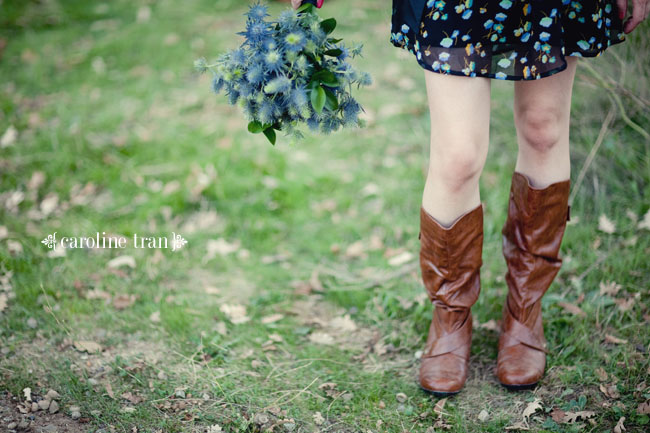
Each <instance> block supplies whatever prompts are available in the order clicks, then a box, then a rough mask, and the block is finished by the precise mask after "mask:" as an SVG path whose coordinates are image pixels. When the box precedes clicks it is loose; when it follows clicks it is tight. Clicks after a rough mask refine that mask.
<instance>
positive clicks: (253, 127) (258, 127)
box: [248, 120, 264, 134]
mask: <svg viewBox="0 0 650 433" xmlns="http://www.w3.org/2000/svg"><path fill="white" fill-rule="evenodd" d="M263 130H264V127H263V126H262V124H261V123H260V122H258V121H257V120H253V121H252V122H249V123H248V132H252V133H253V134H259V133H260V132H262V131H263Z"/></svg>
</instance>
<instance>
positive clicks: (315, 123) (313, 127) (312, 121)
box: [307, 113, 320, 132]
mask: <svg viewBox="0 0 650 433" xmlns="http://www.w3.org/2000/svg"><path fill="white" fill-rule="evenodd" d="M319 126H320V121H319V120H318V118H317V117H316V114H315V113H314V115H313V116H311V117H310V118H309V119H307V127H308V128H309V130H310V131H314V132H316V131H318V128H319Z"/></svg>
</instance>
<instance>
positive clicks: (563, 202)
mask: <svg viewBox="0 0 650 433" xmlns="http://www.w3.org/2000/svg"><path fill="white" fill-rule="evenodd" d="M570 181H571V180H570V179H567V180H565V181H560V182H555V183H553V184H551V185H548V186H547V187H546V188H533V187H532V186H531V185H530V181H529V179H528V177H527V176H526V175H524V174H522V173H519V172H517V171H515V172H514V174H513V177H512V184H511V187H510V199H509V204H508V217H507V219H506V222H505V225H504V226H503V230H502V231H501V233H502V235H503V236H502V239H503V256H504V257H505V259H506V264H507V266H508V271H507V272H506V275H505V279H506V284H507V285H508V296H507V298H506V303H505V305H504V307H503V318H502V323H501V335H500V337H499V355H498V359H497V377H498V379H499V382H501V384H502V385H503V386H505V387H506V388H509V389H528V388H532V387H534V386H535V385H536V384H537V382H538V381H539V380H540V379H541V378H542V376H543V375H544V368H545V367H546V353H547V348H546V340H545V339H544V326H543V325H542V303H541V299H542V296H543V295H544V293H545V292H546V290H547V289H548V287H549V286H550V285H551V282H552V281H553V279H554V278H555V276H556V275H557V273H558V271H559V270H560V267H561V266H562V258H560V257H559V251H560V244H561V243H562V237H563V235H564V230H565V228H566V222H567V221H568V220H569V217H570V206H569V205H568V201H569V189H570Z"/></svg>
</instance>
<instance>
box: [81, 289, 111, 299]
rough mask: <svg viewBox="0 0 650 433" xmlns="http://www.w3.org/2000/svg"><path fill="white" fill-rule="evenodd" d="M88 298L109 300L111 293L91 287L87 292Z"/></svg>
mask: <svg viewBox="0 0 650 433" xmlns="http://www.w3.org/2000/svg"><path fill="white" fill-rule="evenodd" d="M86 299H103V300H105V301H109V300H110V299H111V295H110V294H108V293H107V292H105V291H103V290H100V289H91V290H88V291H87V292H86Z"/></svg>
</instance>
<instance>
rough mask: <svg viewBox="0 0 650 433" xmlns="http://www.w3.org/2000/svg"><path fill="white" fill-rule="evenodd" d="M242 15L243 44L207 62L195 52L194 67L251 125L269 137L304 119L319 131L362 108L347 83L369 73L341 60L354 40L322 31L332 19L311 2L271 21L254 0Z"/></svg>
mask: <svg viewBox="0 0 650 433" xmlns="http://www.w3.org/2000/svg"><path fill="white" fill-rule="evenodd" d="M245 15H246V17H247V19H246V30H245V31H243V32H241V33H238V34H240V35H243V36H244V37H245V40H244V42H243V44H242V45H241V46H240V47H239V48H237V49H235V50H232V51H229V52H228V53H225V54H222V55H221V56H219V57H218V58H217V60H216V62H215V63H213V64H208V62H207V61H206V60H205V59H199V60H197V61H196V62H195V66H196V67H197V69H199V70H200V71H201V72H204V71H207V70H210V71H212V73H213V80H212V88H213V90H214V91H215V92H216V93H219V92H221V91H224V92H225V94H226V95H227V96H228V101H229V103H230V104H232V105H234V104H238V105H239V106H240V107H241V108H242V109H243V112H244V114H245V116H246V117H247V119H248V121H249V123H248V130H249V131H250V132H252V133H259V132H262V133H264V135H265V136H266V137H267V138H268V140H269V141H270V142H271V143H272V144H275V141H276V133H275V131H276V130H283V131H285V132H286V133H287V134H291V135H294V136H297V137H301V136H302V134H301V132H300V130H299V129H298V126H299V125H300V124H303V123H306V124H307V126H308V127H309V129H311V130H312V131H320V132H322V133H330V132H333V131H337V130H338V129H339V128H340V127H345V126H351V125H358V124H359V123H360V121H359V119H358V115H359V113H360V111H362V110H363V109H362V107H361V106H360V105H359V104H358V103H357V101H356V100H355V99H354V98H353V97H352V95H351V90H352V86H353V85H354V84H356V85H357V88H358V87H360V86H363V85H369V84H370V83H371V78H370V75H369V74H368V73H363V72H358V71H357V70H355V69H354V68H353V67H352V65H350V63H348V59H350V58H353V57H355V56H357V55H360V54H361V46H360V45H358V46H356V47H354V48H348V47H346V46H344V45H343V44H341V39H334V38H332V37H330V36H329V35H330V34H331V33H332V31H333V30H334V29H335V27H336V20H335V19H334V18H329V19H326V20H321V19H320V18H319V17H318V15H317V14H316V12H315V8H314V6H313V5H312V4H304V5H302V6H300V7H299V8H298V9H297V10H295V11H294V10H290V9H288V10H285V11H283V12H282V13H281V14H280V16H279V18H278V19H277V21H267V20H266V17H268V16H269V15H268V8H267V7H266V6H265V5H262V4H260V3H256V4H254V5H252V6H250V9H249V11H248V12H247V13H246V14H245Z"/></svg>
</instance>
